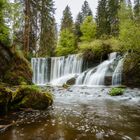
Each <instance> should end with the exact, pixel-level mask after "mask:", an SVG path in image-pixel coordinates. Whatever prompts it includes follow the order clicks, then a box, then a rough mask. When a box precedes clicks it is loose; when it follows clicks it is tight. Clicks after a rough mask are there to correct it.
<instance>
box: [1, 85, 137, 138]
mask: <svg viewBox="0 0 140 140" xmlns="http://www.w3.org/2000/svg"><path fill="white" fill-rule="evenodd" d="M47 89H48V88H47ZM43 90H46V88H45V87H44V88H43ZM50 90H51V91H53V93H54V104H53V106H52V107H51V108H50V109H49V110H47V111H36V110H35V111H26V112H19V113H13V114H11V115H8V116H5V117H1V118H0V122H1V125H2V122H3V121H2V120H4V122H5V123H6V122H7V123H8V122H13V121H14V122H18V123H17V124H16V125H15V126H13V127H11V128H9V129H8V130H6V131H4V130H3V131H2V130H1V131H0V132H1V133H0V140H139V139H140V90H139V89H130V88H127V89H126V91H125V93H124V95H122V96H117V97H111V96H109V95H108V91H109V90H110V88H109V87H102V88H101V87H84V86H82V87H81V86H79V87H77V86H73V87H70V88H68V89H64V88H61V87H52V88H51V89H50Z"/></svg>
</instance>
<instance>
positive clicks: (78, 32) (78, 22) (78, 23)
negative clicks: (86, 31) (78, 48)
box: [74, 12, 83, 42]
mask: <svg viewBox="0 0 140 140" xmlns="http://www.w3.org/2000/svg"><path fill="white" fill-rule="evenodd" d="M82 22H83V20H82V14H81V12H79V13H78V15H77V18H76V21H75V26H74V33H75V36H76V40H77V41H78V42H79V41H80V37H81V36H82V32H81V30H80V26H81V24H82Z"/></svg>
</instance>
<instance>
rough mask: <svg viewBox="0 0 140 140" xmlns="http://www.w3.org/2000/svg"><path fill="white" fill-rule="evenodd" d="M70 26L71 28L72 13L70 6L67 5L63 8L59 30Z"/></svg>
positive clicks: (70, 28)
mask: <svg viewBox="0 0 140 140" xmlns="http://www.w3.org/2000/svg"><path fill="white" fill-rule="evenodd" d="M72 28H73V19H72V13H71V11H70V7H69V6H68V5H67V6H66V8H65V10H64V11H63V17H62V21H61V31H62V30H64V29H69V30H72Z"/></svg>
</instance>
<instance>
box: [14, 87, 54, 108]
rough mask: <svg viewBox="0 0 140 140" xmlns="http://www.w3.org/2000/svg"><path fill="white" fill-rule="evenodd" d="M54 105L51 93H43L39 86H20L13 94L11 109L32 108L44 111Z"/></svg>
mask: <svg viewBox="0 0 140 140" xmlns="http://www.w3.org/2000/svg"><path fill="white" fill-rule="evenodd" d="M52 103H53V97H52V95H51V94H50V93H49V92H42V91H41V90H40V88H38V87H37V86H34V85H32V86H20V87H19V88H18V89H17V91H16V92H15V93H14V94H13V100H12V102H11V108H12V109H13V110H20V109H21V108H32V109H38V110H43V109H46V108H48V107H49V106H50V105H52Z"/></svg>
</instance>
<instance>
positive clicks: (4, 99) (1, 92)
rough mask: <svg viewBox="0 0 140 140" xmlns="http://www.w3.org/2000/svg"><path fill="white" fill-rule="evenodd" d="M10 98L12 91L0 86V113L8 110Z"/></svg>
mask: <svg viewBox="0 0 140 140" xmlns="http://www.w3.org/2000/svg"><path fill="white" fill-rule="evenodd" d="M11 99H12V91H11V90H10V89H9V88H6V87H3V86H0V115H4V114H6V113H7V112H8V110H9V107H10V102H11Z"/></svg>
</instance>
